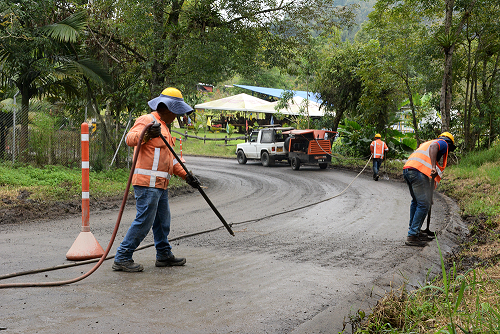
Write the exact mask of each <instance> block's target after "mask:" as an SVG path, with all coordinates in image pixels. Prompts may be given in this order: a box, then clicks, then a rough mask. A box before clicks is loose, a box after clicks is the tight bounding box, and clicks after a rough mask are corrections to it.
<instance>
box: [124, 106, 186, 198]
mask: <svg viewBox="0 0 500 334" xmlns="http://www.w3.org/2000/svg"><path fill="white" fill-rule="evenodd" d="M151 122H154V123H156V122H160V124H161V134H162V135H163V137H165V139H166V140H167V142H168V143H169V144H170V146H172V147H174V146H175V138H173V137H172V136H171V135H170V131H169V130H168V127H167V125H166V124H165V122H163V121H162V120H161V118H160V115H158V113H157V112H153V113H151V114H149V115H143V116H141V117H139V118H138V119H137V120H136V121H135V123H134V126H133V127H132V128H131V129H130V131H129V133H128V134H127V138H126V142H127V145H128V146H135V149H134V154H135V150H136V149H137V144H138V143H139V136H140V134H141V132H142V130H143V129H144V127H145V126H146V125H147V124H149V123H151ZM172 175H177V176H180V177H181V178H182V179H185V178H186V171H185V170H184V169H183V168H182V166H181V165H180V164H179V163H178V161H177V160H176V159H175V158H174V156H173V154H172V153H171V152H170V150H169V149H168V147H167V145H165V143H164V142H163V140H162V139H161V138H160V137H157V138H152V139H150V140H149V141H147V142H146V143H142V144H141V150H140V152H139V155H138V157H137V163H136V165H135V170H134V175H133V176H132V184H133V185H135V186H143V187H151V188H160V189H167V187H168V182H169V180H170V177H171V176H172Z"/></svg>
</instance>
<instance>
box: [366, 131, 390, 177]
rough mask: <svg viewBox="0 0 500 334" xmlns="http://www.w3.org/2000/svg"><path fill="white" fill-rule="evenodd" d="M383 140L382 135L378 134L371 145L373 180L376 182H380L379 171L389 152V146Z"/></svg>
mask: <svg viewBox="0 0 500 334" xmlns="http://www.w3.org/2000/svg"><path fill="white" fill-rule="evenodd" d="M381 138H382V136H381V135H380V133H377V134H376V135H375V138H374V139H373V141H372V143H371V144H370V151H371V152H372V155H373V179H374V180H375V181H378V171H379V169H380V165H382V161H384V156H385V152H387V151H389V148H388V147H387V144H386V143H384V142H383V141H382V139H381Z"/></svg>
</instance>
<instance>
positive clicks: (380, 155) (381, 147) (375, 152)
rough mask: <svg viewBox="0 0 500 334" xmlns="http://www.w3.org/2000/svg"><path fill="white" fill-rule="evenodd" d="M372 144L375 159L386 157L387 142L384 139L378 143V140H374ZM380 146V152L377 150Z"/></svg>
mask: <svg viewBox="0 0 500 334" xmlns="http://www.w3.org/2000/svg"><path fill="white" fill-rule="evenodd" d="M372 145H373V158H374V159H377V158H381V159H382V158H383V157H384V147H385V144H384V142H383V141H381V142H380V143H378V142H377V141H376V140H374V141H373V142H372ZM378 147H380V152H379V151H378V150H377V148H378Z"/></svg>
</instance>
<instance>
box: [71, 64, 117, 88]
mask: <svg viewBox="0 0 500 334" xmlns="http://www.w3.org/2000/svg"><path fill="white" fill-rule="evenodd" d="M71 66H74V68H75V69H76V70H78V71H79V72H80V73H81V74H82V75H83V76H85V77H86V78H88V79H89V80H91V81H93V82H95V83H97V84H101V85H102V84H106V83H109V82H111V76H110V75H109V73H108V72H107V71H106V70H105V69H104V68H102V67H101V66H100V65H99V64H98V63H96V62H95V61H94V60H92V59H88V58H85V59H79V60H78V61H74V62H72V63H71Z"/></svg>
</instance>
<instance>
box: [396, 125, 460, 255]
mask: <svg viewBox="0 0 500 334" xmlns="http://www.w3.org/2000/svg"><path fill="white" fill-rule="evenodd" d="M454 150H455V139H454V137H453V135H452V134H451V133H449V132H443V133H442V134H441V135H439V137H438V138H437V139H434V140H430V141H427V142H425V143H423V144H421V145H420V146H419V147H418V148H417V149H416V150H415V151H414V152H413V153H412V154H411V155H410V157H409V158H408V161H407V162H406V164H405V165H404V168H403V177H404V179H405V181H406V183H407V184H408V188H409V189H410V195H411V198H412V200H411V204H410V223H409V229H408V236H407V238H406V242H405V244H406V245H408V246H417V247H424V246H425V245H427V242H429V241H431V240H432V238H433V237H434V236H433V235H428V234H427V233H424V231H421V228H422V224H423V222H424V220H425V217H426V216H427V214H428V213H429V210H430V207H431V205H432V192H433V190H434V188H435V187H436V186H437V184H438V183H439V181H440V180H441V177H442V175H443V171H444V169H445V168H446V162H447V160H448V154H449V153H450V152H453V151H454ZM441 159H443V162H442V165H439V161H441ZM427 231H428V230H427Z"/></svg>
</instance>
